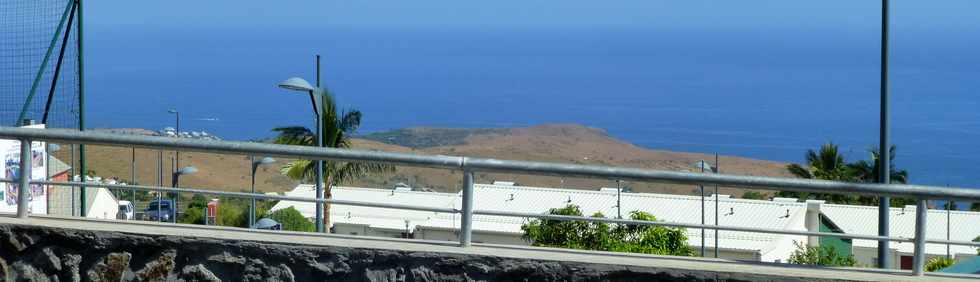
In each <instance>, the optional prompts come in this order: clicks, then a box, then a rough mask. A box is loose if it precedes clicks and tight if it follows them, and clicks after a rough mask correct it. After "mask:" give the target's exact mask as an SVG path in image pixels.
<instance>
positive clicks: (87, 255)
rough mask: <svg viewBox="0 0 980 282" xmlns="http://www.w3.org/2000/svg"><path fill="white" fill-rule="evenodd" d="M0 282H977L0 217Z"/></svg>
mask: <svg viewBox="0 0 980 282" xmlns="http://www.w3.org/2000/svg"><path fill="white" fill-rule="evenodd" d="M0 275H2V276H0V278H6V279H3V280H19V279H31V278H33V279H38V281H40V280H44V279H47V280H54V279H52V278H55V279H57V280H60V281H65V280H67V281H101V280H113V281H120V280H123V281H130V280H147V279H151V280H152V279H161V280H167V281H324V280H330V281H474V280H476V281H610V280H611V281H976V280H971V279H970V278H958V277H949V276H933V275H930V276H925V277H915V276H911V274H910V273H908V272H900V271H880V270H874V269H856V268H847V269H844V268H810V267H799V266H787V265H777V264H763V263H746V262H735V261H727V260H717V259H703V258H687V257H665V256H652V255H638V254H629V255H624V254H619V253H615V254H614V253H605V252H591V251H575V250H563V249H546V248H533V247H522V246H502V245H487V244H474V245H473V246H471V247H468V248H460V247H458V246H456V244H455V243H453V242H441V241H439V242H436V241H422V240H405V239H388V238H372V237H360V236H342V235H324V234H311V233H295V232H272V231H255V230H247V229H239V228H227V227H205V226H200V225H182V224H176V225H175V224H161V223H153V222H138V221H125V222H122V221H103V220H87V219H86V220H82V219H75V218H72V219H66V218H58V217H48V216H36V217H31V218H29V219H16V218H11V217H7V216H0ZM41 278H44V279H41ZM973 279H975V278H973Z"/></svg>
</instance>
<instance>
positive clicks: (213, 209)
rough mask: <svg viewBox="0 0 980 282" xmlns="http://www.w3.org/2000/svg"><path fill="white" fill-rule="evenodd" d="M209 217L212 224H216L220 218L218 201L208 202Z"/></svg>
mask: <svg viewBox="0 0 980 282" xmlns="http://www.w3.org/2000/svg"><path fill="white" fill-rule="evenodd" d="M207 217H208V219H209V220H211V222H215V221H216V219H217V218H218V199H213V200H211V201H210V202H208V214H207Z"/></svg>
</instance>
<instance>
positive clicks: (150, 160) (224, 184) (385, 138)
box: [56, 124, 793, 196]
mask: <svg viewBox="0 0 980 282" xmlns="http://www.w3.org/2000/svg"><path fill="white" fill-rule="evenodd" d="M114 131H117V132H127V133H130V134H147V132H146V131H141V130H134V129H126V130H114ZM353 144H354V148H355V149H363V150H380V151H391V152H403V153H414V154H439V155H453V156H470V157H485V158H495V159H512V160H527V161H543V162H561V163H576V164H589V165H608V166H621V167H631V168H646V169H657V170H669V171H694V170H695V169H694V167H693V166H694V163H695V162H697V161H699V160H702V159H703V160H707V161H709V162H713V161H714V156H713V155H707V154H699V153H684V152H672V151H664V150H651V149H646V148H641V147H638V146H635V145H633V144H630V143H627V142H624V141H621V140H618V139H615V138H612V137H610V136H608V135H607V134H606V132H605V131H604V130H601V129H597V128H591V127H585V126H581V125H574V124H548V125H539V126H532V127H521V128H493V129H459V128H407V129H399V130H393V131H387V132H379V133H373V134H369V135H366V136H363V137H361V138H356V139H354V142H353ZM86 150H87V158H88V163H89V165H88V169H89V170H94V171H95V172H96V173H97V174H98V175H99V176H102V177H118V178H120V179H123V180H129V179H130V178H131V177H130V174H131V168H130V164H131V161H132V149H130V148H113V147H104V146H88V147H87V149H86ZM69 153H70V150H61V151H59V152H57V153H56V155H57V156H58V157H59V158H60V159H63V160H66V162H67V160H69V159H70V155H69ZM136 153H137V154H136V164H137V169H136V171H137V182H138V183H141V184H157V181H158V178H159V176H158V159H159V152H158V151H155V150H144V149H137V152H136ZM172 154H173V153H172V152H165V153H164V164H163V167H164V176H165V177H164V185H167V186H169V185H170V173H171V168H172V163H171V161H170V160H171V156H172ZM278 161H279V162H277V163H276V164H274V165H272V166H268V167H263V168H260V169H259V172H258V174H257V177H256V183H257V187H258V189H259V190H260V191H263V192H284V191H288V190H291V189H292V188H293V187H295V185H296V184H298V182H296V181H293V180H290V179H288V178H286V177H284V176H282V175H280V174H279V167H280V166H281V165H282V164H284V163H286V162H288V161H289V160H278ZM720 163H721V170H722V172H723V173H726V174H737V175H757V176H774V177H793V176H792V175H791V174H789V173H788V171H787V170H786V169H785V167H786V164H785V163H780V162H773V161H766V160H757V159H750V158H743V157H735V156H720ZM180 164H181V166H185V165H194V166H196V167H197V168H198V169H199V170H200V172H199V173H197V174H195V175H190V176H185V177H182V178H181V183H180V184H181V186H182V187H195V188H209V189H218V190H224V191H245V190H247V189H248V184H249V160H248V158H247V157H246V156H239V155H219V154H208V153H194V152H183V153H181V154H180ZM461 178H462V174H461V173H460V172H459V171H452V170H444V169H426V168H413V167H398V168H397V170H396V172H395V173H393V174H389V175H384V176H371V177H366V178H364V179H358V180H356V181H354V182H353V183H346V184H344V185H352V186H364V187H384V188H390V187H392V186H393V185H394V184H396V183H399V182H400V183H406V184H408V185H411V186H413V187H416V188H428V189H432V190H436V191H458V190H459V186H460V185H461ZM494 180H497V181H511V182H517V183H519V184H521V185H528V186H542V187H565V188H579V189H598V188H599V187H615V186H616V182H615V181H614V180H604V179H582V178H558V177H550V176H533V175H504V174H496V173H478V174H477V182H478V183H489V182H492V181H494ZM625 185H626V186H628V187H630V188H632V189H633V190H634V191H636V192H657V193H672V194H692V193H696V192H697V187H696V186H692V185H673V184H661V183H631V182H630V183H626V184H625ZM709 191H710V189H709ZM742 192H743V190H740V189H728V188H724V187H722V188H721V192H720V193H722V194H730V195H734V196H741V194H742ZM709 194H710V193H709Z"/></svg>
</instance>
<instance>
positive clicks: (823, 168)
mask: <svg viewBox="0 0 980 282" xmlns="http://www.w3.org/2000/svg"><path fill="white" fill-rule="evenodd" d="M805 158H806V166H805V167H804V166H802V165H799V164H789V165H787V166H786V169H787V170H789V172H790V173H792V174H793V175H796V176H797V177H800V178H806V179H823V180H834V181H853V180H854V178H853V175H852V174H851V171H850V168H849V167H848V165H847V163H846V162H845V161H844V155H841V154H840V150H839V149H838V146H837V144H834V143H833V142H829V143H827V144H824V145H822V146H820V152H817V151H814V150H807V152H806V155H805ZM776 196H778V197H790V198H798V199H800V200H806V199H808V198H811V197H812V198H815V199H817V200H825V201H827V202H831V203H851V202H854V200H855V197H853V196H849V195H841V194H827V193H807V192H793V191H779V192H777V193H776Z"/></svg>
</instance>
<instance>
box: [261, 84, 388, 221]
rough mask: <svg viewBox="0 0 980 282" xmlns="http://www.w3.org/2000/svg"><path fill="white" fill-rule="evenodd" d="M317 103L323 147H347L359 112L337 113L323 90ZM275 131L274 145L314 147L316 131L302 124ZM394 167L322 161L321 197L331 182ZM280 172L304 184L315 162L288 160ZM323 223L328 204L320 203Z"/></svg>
mask: <svg viewBox="0 0 980 282" xmlns="http://www.w3.org/2000/svg"><path fill="white" fill-rule="evenodd" d="M321 100H322V102H321V103H320V104H321V106H320V117H321V118H322V119H323V128H321V129H320V132H321V133H322V134H323V144H324V147H330V148H350V147H351V142H350V135H352V134H353V133H354V131H356V130H357V128H358V127H360V125H361V112H360V111H358V110H350V111H343V112H340V111H338V110H337V105H336V104H335V102H334V99H333V96H332V95H330V94H329V93H325V94H324V95H323V97H322V99H321ZM272 131H275V132H278V136H277V137H276V139H275V143H276V144H287V145H302V146H316V134H315V133H313V131H311V130H310V129H308V128H306V127H302V126H288V127H278V128H274V129H272ZM394 171H395V167H394V166H392V165H388V164H381V163H359V162H339V161H325V162H324V164H323V178H324V185H325V187H324V194H325V195H324V198H326V199H331V198H332V197H333V194H332V193H331V188H332V187H333V185H335V184H339V183H345V182H349V181H351V180H354V179H357V178H359V177H362V176H365V175H369V174H384V173H390V172H394ZM280 172H281V173H282V174H283V175H286V176H287V177H289V178H290V179H293V180H299V181H301V182H304V183H310V182H314V181H315V179H314V178H315V176H316V162H314V161H310V160H296V161H292V162H290V163H288V164H286V165H284V166H283V167H282V169H281V170H280ZM323 220H324V226H328V227H329V226H330V203H325V204H324V205H323Z"/></svg>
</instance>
